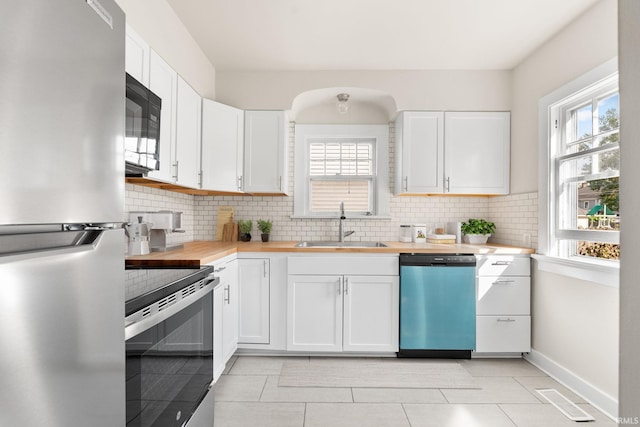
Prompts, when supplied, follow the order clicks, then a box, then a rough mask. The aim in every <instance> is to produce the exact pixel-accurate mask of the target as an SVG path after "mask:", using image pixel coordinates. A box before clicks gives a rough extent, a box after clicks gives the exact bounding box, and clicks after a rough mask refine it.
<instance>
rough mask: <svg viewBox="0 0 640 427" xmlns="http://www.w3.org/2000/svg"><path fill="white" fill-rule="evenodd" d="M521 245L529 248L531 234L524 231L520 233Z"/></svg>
mask: <svg viewBox="0 0 640 427" xmlns="http://www.w3.org/2000/svg"><path fill="white" fill-rule="evenodd" d="M522 245H523V246H524V247H526V248H530V247H531V234H529V233H524V234H523V235H522Z"/></svg>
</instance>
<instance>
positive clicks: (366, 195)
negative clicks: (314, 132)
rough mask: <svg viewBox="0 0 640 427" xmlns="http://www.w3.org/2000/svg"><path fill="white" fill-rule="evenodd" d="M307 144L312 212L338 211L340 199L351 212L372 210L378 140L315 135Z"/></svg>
mask: <svg viewBox="0 0 640 427" xmlns="http://www.w3.org/2000/svg"><path fill="white" fill-rule="evenodd" d="M308 144H309V148H308V150H309V176H308V180H309V197H310V212H311V213H312V214H320V213H323V212H335V211H336V209H337V207H338V206H339V205H340V202H344V206H345V210H346V211H348V212H350V213H358V214H365V213H367V212H371V211H372V210H373V187H374V173H373V171H374V162H375V158H374V155H375V140H372V139H367V138H347V139H333V138H331V139H320V138H317V139H316V138H312V139H310V140H309V141H308Z"/></svg>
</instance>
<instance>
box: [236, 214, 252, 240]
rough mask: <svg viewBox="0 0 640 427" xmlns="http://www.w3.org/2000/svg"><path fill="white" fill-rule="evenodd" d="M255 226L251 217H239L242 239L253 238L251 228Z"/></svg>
mask: <svg viewBox="0 0 640 427" xmlns="http://www.w3.org/2000/svg"><path fill="white" fill-rule="evenodd" d="M252 228H253V221H251V220H250V219H246V220H243V219H239V220H238V229H239V230H240V240H241V241H243V242H248V241H250V240H251V229H252Z"/></svg>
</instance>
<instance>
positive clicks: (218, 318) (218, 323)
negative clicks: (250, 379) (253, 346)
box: [213, 283, 226, 381]
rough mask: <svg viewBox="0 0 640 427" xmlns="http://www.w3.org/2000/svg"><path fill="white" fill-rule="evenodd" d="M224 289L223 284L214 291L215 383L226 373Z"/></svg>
mask: <svg viewBox="0 0 640 427" xmlns="http://www.w3.org/2000/svg"><path fill="white" fill-rule="evenodd" d="M223 294H224V287H223V285H222V283H220V284H218V286H216V287H215V288H214V289H213V381H218V378H220V375H222V372H223V371H224V368H225V364H226V361H225V360H224V355H223V353H224V351H223V349H222V347H223V344H222V342H223V340H224V338H223V315H222V312H223V305H224V302H223V300H224V295H223Z"/></svg>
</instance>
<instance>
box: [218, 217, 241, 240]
mask: <svg viewBox="0 0 640 427" xmlns="http://www.w3.org/2000/svg"><path fill="white" fill-rule="evenodd" d="M237 240H238V224H237V223H236V222H234V221H233V218H231V219H230V220H229V222H227V223H226V224H224V226H223V228H222V241H223V242H236V241H237Z"/></svg>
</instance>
